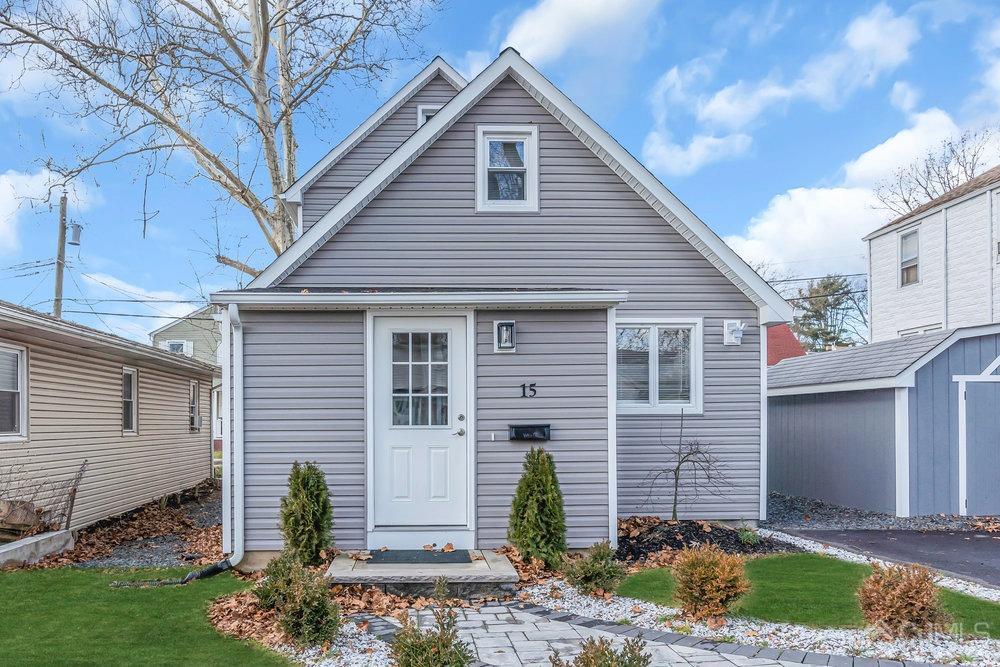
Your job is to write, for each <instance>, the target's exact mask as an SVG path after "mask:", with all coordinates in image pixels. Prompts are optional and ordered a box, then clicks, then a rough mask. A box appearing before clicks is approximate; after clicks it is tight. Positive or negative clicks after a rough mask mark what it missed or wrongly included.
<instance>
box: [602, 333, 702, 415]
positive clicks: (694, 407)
mask: <svg viewBox="0 0 1000 667" xmlns="http://www.w3.org/2000/svg"><path fill="white" fill-rule="evenodd" d="M644 326H645V327H649V328H651V329H652V328H654V327H675V328H689V329H691V401H690V402H689V403H684V404H681V403H662V404H661V403H655V404H654V403H652V401H654V400H655V398H656V397H658V394H659V390H658V386H659V383H658V382H657V378H658V368H657V366H658V364H659V355H658V354H654V353H653V351H655V350H656V347H657V341H656V338H655V337H651V338H650V341H649V345H650V360H649V396H650V403H649V404H636V403H623V402H622V401H618V400H617V396H616V397H615V398H616V402H617V413H618V414H620V415H679V414H681V413H682V412H683V413H684V414H685V415H700V414H702V411H703V406H704V367H705V357H704V343H703V336H704V329H705V327H704V320H703V318H701V317H695V318H674V317H670V318H656V317H619V318H617V319H616V320H615V339H616V341H615V353H616V354H617V351H618V344H617V333H618V329H631V328H635V327H644ZM616 367H617V364H616ZM616 372H617V371H616ZM616 380H617V378H616ZM654 390H655V391H654Z"/></svg>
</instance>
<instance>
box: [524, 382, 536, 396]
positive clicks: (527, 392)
mask: <svg viewBox="0 0 1000 667" xmlns="http://www.w3.org/2000/svg"><path fill="white" fill-rule="evenodd" d="M537 393H538V392H537V391H535V383H534V382H532V383H531V384H527V383H525V384H522V385H521V398H534V397H535V395H536V394H537Z"/></svg>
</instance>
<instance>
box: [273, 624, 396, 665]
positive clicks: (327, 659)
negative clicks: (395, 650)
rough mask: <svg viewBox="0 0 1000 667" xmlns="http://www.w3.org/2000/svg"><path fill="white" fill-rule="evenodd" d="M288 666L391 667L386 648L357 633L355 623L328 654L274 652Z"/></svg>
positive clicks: (317, 650)
mask: <svg viewBox="0 0 1000 667" xmlns="http://www.w3.org/2000/svg"><path fill="white" fill-rule="evenodd" d="M278 652H279V653H281V654H282V655H284V656H285V657H286V658H288V659H289V660H291V661H292V662H297V663H299V664H302V665H314V666H319V667H391V665H392V664H393V662H392V660H391V659H390V653H389V645H388V644H386V643H385V642H383V641H380V640H378V639H376V638H375V636H374V635H372V634H370V633H368V632H366V631H364V630H361V629H360V628H359V627H358V626H357V625H356V624H355V623H351V622H348V623H345V624H344V625H343V626H342V627H341V629H340V634H339V635H337V639H336V640H335V641H334V642H333V645H332V646H331V647H330V650H329V651H326V652H324V651H323V649H321V648H320V647H318V646H316V647H312V648H307V649H299V648H296V647H294V646H286V647H284V648H280V649H278Z"/></svg>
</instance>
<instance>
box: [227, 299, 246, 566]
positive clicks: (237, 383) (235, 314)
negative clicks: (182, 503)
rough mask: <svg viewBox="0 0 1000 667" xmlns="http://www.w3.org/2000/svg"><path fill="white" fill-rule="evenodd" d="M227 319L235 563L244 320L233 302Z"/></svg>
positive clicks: (241, 500)
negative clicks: (230, 341)
mask: <svg viewBox="0 0 1000 667" xmlns="http://www.w3.org/2000/svg"><path fill="white" fill-rule="evenodd" d="M229 321H230V323H231V324H232V327H233V372H232V376H233V443H232V452H230V453H231V454H232V461H233V472H232V478H233V555H232V556H230V557H229V564H230V566H232V567H236V566H237V565H238V564H239V562H240V561H241V560H243V553H244V551H243V549H244V542H245V540H244V537H245V536H244V516H245V514H246V503H245V490H244V487H243V321H242V320H241V319H240V310H239V307H238V306H237V305H236V304H235V303H231V304H229Z"/></svg>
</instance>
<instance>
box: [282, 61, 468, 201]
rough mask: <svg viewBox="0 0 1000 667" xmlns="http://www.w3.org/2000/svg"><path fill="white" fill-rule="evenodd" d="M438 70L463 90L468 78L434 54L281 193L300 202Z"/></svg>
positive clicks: (285, 198) (457, 87) (287, 198)
mask: <svg viewBox="0 0 1000 667" xmlns="http://www.w3.org/2000/svg"><path fill="white" fill-rule="evenodd" d="M438 74H440V75H441V76H443V77H444V78H445V79H446V80H447V81H448V83H450V84H451V85H452V86H454V87H455V90H459V91H460V90H462V89H463V88H465V86H466V84H467V82H466V80H465V78H464V77H463V76H462V75H461V74H459V73H458V72H457V71H456V70H455V68H453V67H452V66H451V65H449V64H448V63H447V62H445V61H444V59H443V58H442V57H441V56H438V57H436V58H434V60H432V61H431V63H430V64H429V65H428V66H427V67H425V68H424V69H422V70H421V71H420V73H419V74H417V75H416V76H415V77H413V78H412V79H410V81H409V82H408V83H407V84H406V85H405V86H403V87H402V88H400V89H399V91H398V92H397V93H396V94H395V95H393V96H392V97H390V98H389V99H388V100H387V101H386V103H385V104H383V105H382V106H380V107H379V108H378V109H377V110H376V111H375V113H373V114H372V115H370V116H368V118H367V119H365V122H363V123H361V125H359V126H358V127H357V128H356V129H355V130H354V131H353V132H351V133H350V134H349V135H347V137H346V138H345V139H344V140H343V141H341V142H340V143H339V144H337V145H336V146H334V147H333V149H332V150H331V151H330V152H329V153H327V154H326V155H325V156H323V158H322V159H321V160H320V161H319V162H317V163H316V164H314V165H313V166H312V167H311V168H310V169H309V171H307V172H306V173H304V174H302V175H301V176H300V177H299V178H298V180H296V181H295V182H294V183H292V185H291V186H289V188H288V189H287V190H285V192H284V193H283V194H282V195H281V198H282V200H284V201H286V202H291V203H297V204H300V203H302V193H303V191H305V190H306V188H308V187H309V186H310V185H312V184H313V183H314V182H315V181H316V179H318V178H319V177H320V176H322V175H323V174H324V173H326V171H327V170H328V169H329V168H330V167H332V166H333V165H335V164H336V163H337V161H338V160H340V158H342V157H343V156H344V154H345V153H347V152H348V151H349V150H351V149H352V148H354V147H355V146H357V145H358V143H360V142H361V140H362V139H364V138H365V137H367V136H368V135H369V134H371V133H372V132H373V131H374V130H375V129H376V128H377V127H378V126H379V125H381V124H382V123H383V122H384V121H385V119H386V118H388V117H389V116H391V115H392V114H394V113H395V112H396V111H398V110H399V108H400V107H401V106H403V105H404V104H406V102H407V100H409V99H410V97H412V96H413V95H414V93H416V92H417V91H419V90H420V89H421V88H423V87H424V86H425V85H427V83H428V82H429V81H430V80H431V79H433V78H434V77H436V76H437V75H438Z"/></svg>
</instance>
